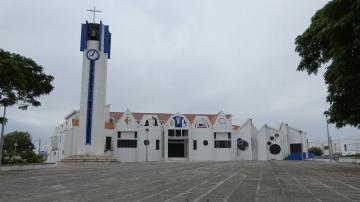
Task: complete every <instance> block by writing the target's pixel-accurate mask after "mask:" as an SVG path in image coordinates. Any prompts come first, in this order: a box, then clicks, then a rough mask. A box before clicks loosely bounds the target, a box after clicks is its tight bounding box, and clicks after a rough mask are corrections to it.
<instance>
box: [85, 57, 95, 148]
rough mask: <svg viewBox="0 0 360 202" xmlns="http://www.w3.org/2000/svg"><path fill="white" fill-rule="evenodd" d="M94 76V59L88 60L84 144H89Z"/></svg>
mask: <svg viewBox="0 0 360 202" xmlns="http://www.w3.org/2000/svg"><path fill="white" fill-rule="evenodd" d="M94 76H95V61H94V60H91V61H90V68H89V86H88V100H87V110H86V141H85V143H86V144H90V145H91V129H92V112H93V98H94Z"/></svg>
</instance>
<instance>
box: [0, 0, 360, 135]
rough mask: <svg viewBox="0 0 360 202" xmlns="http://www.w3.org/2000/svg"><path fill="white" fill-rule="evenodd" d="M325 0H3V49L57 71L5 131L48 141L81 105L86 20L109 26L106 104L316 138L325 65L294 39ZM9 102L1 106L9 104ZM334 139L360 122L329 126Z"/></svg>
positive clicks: (12, 114) (321, 128)
mask: <svg viewBox="0 0 360 202" xmlns="http://www.w3.org/2000/svg"><path fill="white" fill-rule="evenodd" d="M326 2H327V1H325V0H315V1H314V0H301V1H289V0H270V1H269V0H261V1H239V0H233V1H230V0H225V1H220V0H217V1H215V0H202V1H200V0H189V1H185V0H183V1H178V0H142V1H140V0H116V1H115V0H114V1H73V0H62V1H37V0H32V1H25V0H23V1H20V0H2V1H1V6H0V48H2V49H5V50H7V51H11V52H15V53H19V54H21V55H24V56H27V57H31V58H33V59H34V60H35V61H36V62H37V63H38V64H40V65H42V66H43V67H44V68H45V71H46V73H48V74H51V75H53V76H54V77H55V80H54V83H53V84H54V86H55V88H54V91H53V92H52V93H51V94H50V95H48V96H45V97H42V98H41V102H42V106H41V107H38V108H34V107H30V108H29V109H28V110H27V111H20V110H18V109H17V107H12V108H10V109H9V110H8V118H9V123H8V125H7V126H6V132H10V131H13V130H21V131H29V132H30V133H31V134H32V136H33V138H34V139H39V138H41V139H42V140H43V141H46V140H47V139H48V137H50V136H51V135H52V133H53V130H54V128H55V127H56V126H57V125H58V124H59V123H60V122H61V121H63V119H64V116H65V115H66V114H67V113H69V112H70V111H71V110H74V109H79V104H80V87H81V86H80V84H81V83H80V82H81V67H82V52H80V51H79V44H80V24H81V23H84V22H85V20H89V19H90V14H89V13H88V12H87V11H86V10H87V9H88V8H91V7H92V6H93V5H94V4H95V5H96V7H97V8H98V9H100V10H102V13H100V14H99V15H98V18H97V19H101V20H102V21H103V22H104V23H105V24H108V25H110V31H111V32H112V47H111V48H112V58H111V59H110V60H109V62H108V82H107V84H108V89H107V103H109V104H111V111H124V110H125V109H126V108H129V109H130V110H131V111H134V112H170V113H176V112H180V113H218V112H219V111H221V110H222V111H224V112H225V113H230V114H232V115H233V123H234V124H242V123H243V122H245V121H246V119H247V118H252V119H253V120H254V123H255V125H256V126H257V127H258V128H260V127H261V126H262V125H263V124H265V123H267V124H268V125H269V126H272V127H275V128H278V127H279V125H280V123H281V122H283V121H285V122H287V123H289V124H290V125H291V126H293V127H295V128H298V129H301V130H303V131H306V132H307V133H308V135H309V138H310V140H318V139H325V138H326V124H325V117H324V116H323V114H322V113H323V112H324V111H325V110H326V109H327V108H328V104H327V103H326V99H325V97H326V86H325V84H324V79H323V73H324V71H320V72H319V74H318V75H316V76H315V75H312V76H308V75H307V74H306V73H305V72H298V71H296V67H297V65H298V63H299V57H298V55H297V53H296V52H295V51H294V49H295V45H294V39H295V37H296V36H297V35H299V34H301V33H302V32H303V31H304V30H305V28H306V27H307V26H309V24H310V18H311V16H312V15H313V14H314V13H315V11H316V10H318V9H320V8H321V7H322V6H323V5H325V4H326ZM1 111H2V109H1ZM330 133H331V135H332V136H333V137H334V138H341V137H353V136H360V132H359V130H358V129H355V128H350V127H346V128H344V129H341V130H337V129H335V127H333V126H330Z"/></svg>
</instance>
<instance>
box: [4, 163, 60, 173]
mask: <svg viewBox="0 0 360 202" xmlns="http://www.w3.org/2000/svg"><path fill="white" fill-rule="evenodd" d="M55 165H56V164H55V163H37V164H25V165H16V164H15V165H2V166H1V167H0V172H1V171H15V170H33V169H43V168H54V167H55Z"/></svg>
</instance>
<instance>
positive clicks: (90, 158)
mask: <svg viewBox="0 0 360 202" xmlns="http://www.w3.org/2000/svg"><path fill="white" fill-rule="evenodd" d="M86 162H90V163H96V162H99V163H104V162H109V163H116V162H119V161H118V160H116V159H114V158H113V157H111V156H95V155H73V156H69V157H66V158H64V159H62V160H61V161H60V163H86Z"/></svg>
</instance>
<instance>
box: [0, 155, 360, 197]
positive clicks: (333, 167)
mask: <svg viewBox="0 0 360 202" xmlns="http://www.w3.org/2000/svg"><path fill="white" fill-rule="evenodd" d="M0 201H101V202H104V201H210V202H212V201H277V202H278V201H360V166H359V165H353V164H339V163H332V164H330V163H326V162H308V161H305V162H304V161H302V162H301V161H266V162H265V161H264V162H262V161H237V162H234V161H233V162H151V163H114V164H68V165H62V166H57V167H56V168H53V169H42V170H30V171H10V172H0Z"/></svg>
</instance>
